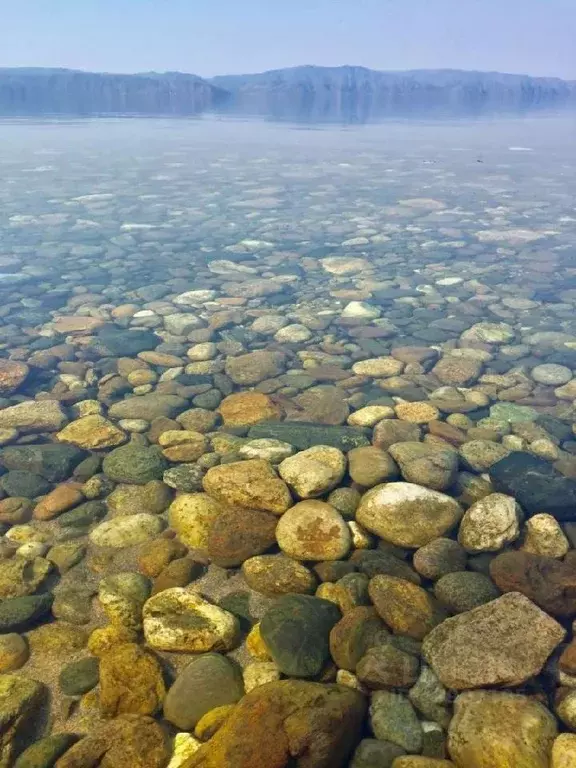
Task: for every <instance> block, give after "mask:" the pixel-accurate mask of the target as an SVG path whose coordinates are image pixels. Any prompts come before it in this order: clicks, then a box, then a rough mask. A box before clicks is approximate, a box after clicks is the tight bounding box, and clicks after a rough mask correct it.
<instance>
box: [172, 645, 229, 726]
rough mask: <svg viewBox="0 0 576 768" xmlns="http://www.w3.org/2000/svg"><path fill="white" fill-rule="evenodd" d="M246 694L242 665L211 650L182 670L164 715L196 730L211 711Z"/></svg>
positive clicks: (176, 723)
mask: <svg viewBox="0 0 576 768" xmlns="http://www.w3.org/2000/svg"><path fill="white" fill-rule="evenodd" d="M243 695H244V684H243V681H242V674H241V672H240V670H239V668H237V667H236V666H235V665H234V664H233V663H232V662H231V661H229V660H228V659H227V658H226V657H225V656H221V655H220V654H217V653H207V654H204V655H203V656H200V657H198V658H197V659H195V660H194V661H192V663H191V664H189V665H188V666H187V667H185V668H184V669H183V670H182V671H181V672H180V674H179V675H178V677H177V678H176V680H175V681H174V683H173V685H172V687H171V688H170V690H169V691H168V694H167V696H166V699H165V700H164V717H165V718H166V720H168V721H169V722H171V723H172V724H173V725H175V726H176V727H177V728H178V729H179V730H182V731H192V730H194V726H195V725H196V724H197V723H198V721H199V720H200V718H202V717H203V716H204V715H205V714H206V713H207V712H210V711H211V710H213V709H216V707H222V706H224V705H225V704H235V703H236V702H237V701H240V699H241V698H242V696H243Z"/></svg>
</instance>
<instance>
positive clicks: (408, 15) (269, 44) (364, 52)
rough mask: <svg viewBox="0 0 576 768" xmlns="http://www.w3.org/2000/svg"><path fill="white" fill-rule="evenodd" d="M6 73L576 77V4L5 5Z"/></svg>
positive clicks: (232, 0)
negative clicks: (361, 71) (393, 72)
mask: <svg viewBox="0 0 576 768" xmlns="http://www.w3.org/2000/svg"><path fill="white" fill-rule="evenodd" d="M0 20H1V26H0V66H8V67H14V66H43V67H56V66H60V67H73V68H78V69H89V70H100V71H102V70H104V71H108V72H137V71H145V70H153V69H154V70H159V71H164V70H180V71H185V72H195V73H197V74H199V75H204V76H211V75H216V74H224V73H231V72H257V71H262V70H265V69H276V68H279V67H288V66H294V65H296V64H323V65H338V64H361V65H364V66H367V67H373V68H374V69H412V68H441V67H453V68H462V69H482V70H499V71H502V72H521V73H527V74H534V75H556V76H559V77H568V78H574V79H576V43H575V41H576V0H0Z"/></svg>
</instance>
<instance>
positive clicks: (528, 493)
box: [490, 451, 576, 520]
mask: <svg viewBox="0 0 576 768" xmlns="http://www.w3.org/2000/svg"><path fill="white" fill-rule="evenodd" d="M490 480H491V481H492V484H493V485H494V488H495V489H496V490H497V491H500V492H501V493H506V494H508V495H509V496H514V498H515V499H516V501H518V503H519V504H520V505H521V506H522V507H523V509H525V510H526V511H527V512H529V513H532V514H534V513H537V512H547V513H548V514H549V515H553V516H554V517H555V518H556V519H557V520H576V480H574V479H573V478H571V477H564V475H561V474H560V472H558V470H556V469H555V468H554V467H553V465H552V464H550V463H549V462H547V461H545V460H544V459H541V458H539V457H538V456H533V455H532V454H531V453H524V452H522V451H517V452H514V453H511V454H510V455H509V456H506V457H505V458H503V459H502V460H501V461H498V462H496V464H493V465H492V466H491V467H490Z"/></svg>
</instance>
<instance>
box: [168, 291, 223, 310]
mask: <svg viewBox="0 0 576 768" xmlns="http://www.w3.org/2000/svg"><path fill="white" fill-rule="evenodd" d="M215 297H216V291H210V290H205V291H186V293H181V294H179V295H178V296H176V297H175V298H174V299H172V303H173V304H177V305H179V306H183V307H197V306H200V305H201V304H204V303H205V302H207V301H212V300H213V299H214V298H215Z"/></svg>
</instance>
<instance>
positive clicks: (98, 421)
mask: <svg viewBox="0 0 576 768" xmlns="http://www.w3.org/2000/svg"><path fill="white" fill-rule="evenodd" d="M56 439H57V440H59V441H60V442H61V443H72V444H73V445H77V446H78V447H79V448H84V449H85V450H88V451H92V450H101V449H102V448H115V447H116V446H118V445H122V443H124V442H126V440H127V435H126V433H125V432H123V431H122V430H121V429H118V427H117V426H116V425H115V424H113V423H112V422H111V421H108V419H105V418H104V417H103V416H99V415H97V414H94V415H92V416H84V417H83V418H81V419H78V420H77V421H72V422H71V423H70V424H68V425H67V426H66V427H64V429H63V430H61V431H60V432H58V434H57V435H56Z"/></svg>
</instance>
